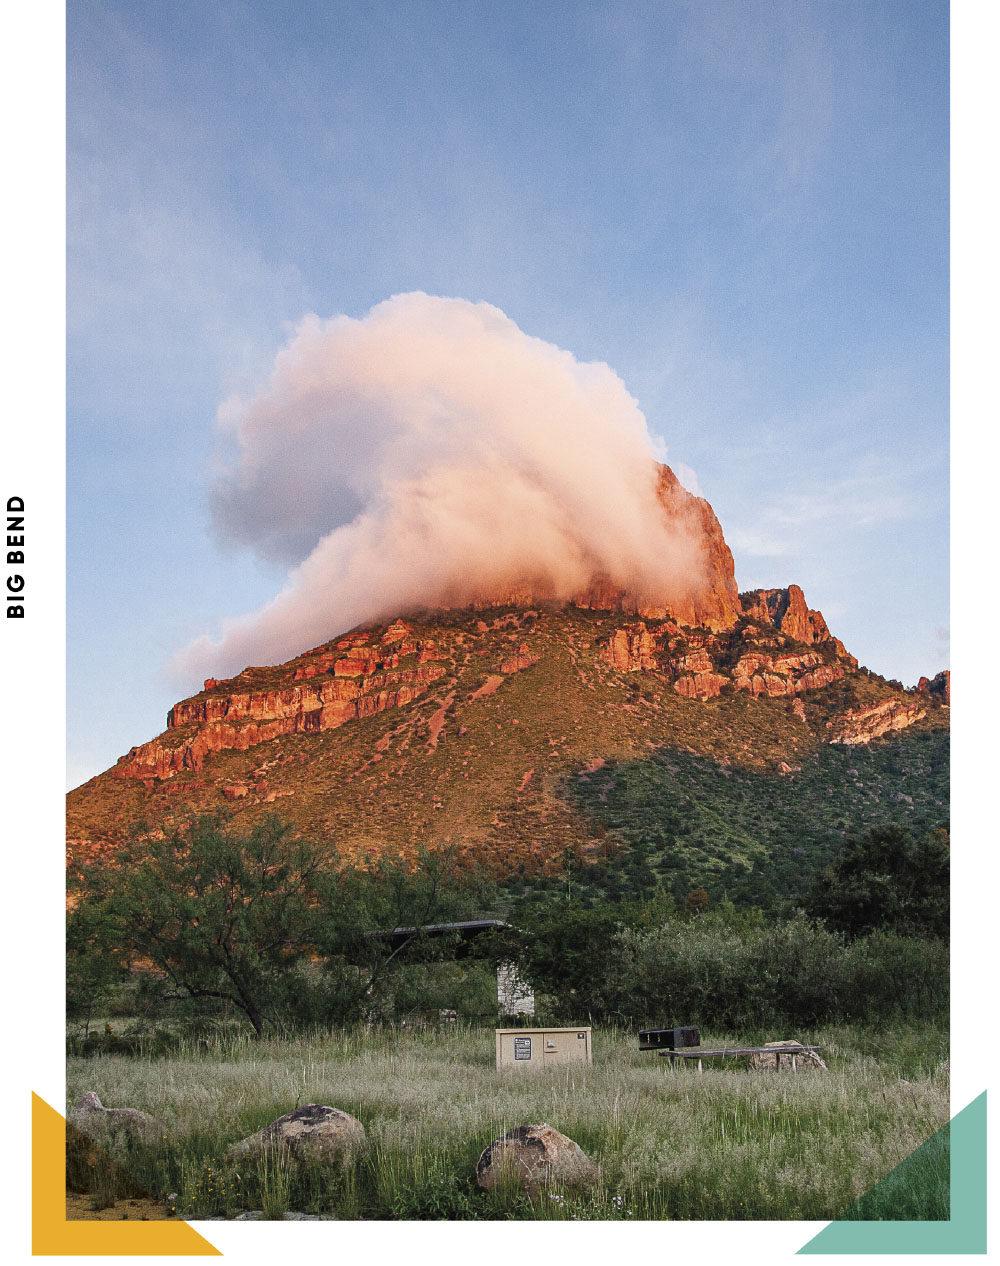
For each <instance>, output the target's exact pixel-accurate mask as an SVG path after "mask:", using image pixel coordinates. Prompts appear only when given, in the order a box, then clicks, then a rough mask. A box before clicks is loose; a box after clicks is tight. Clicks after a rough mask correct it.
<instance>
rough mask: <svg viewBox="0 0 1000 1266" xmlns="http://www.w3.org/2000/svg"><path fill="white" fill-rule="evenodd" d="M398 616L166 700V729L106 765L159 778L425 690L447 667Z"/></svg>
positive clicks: (402, 703) (406, 700) (123, 774)
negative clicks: (380, 628) (170, 702)
mask: <svg viewBox="0 0 1000 1266" xmlns="http://www.w3.org/2000/svg"><path fill="white" fill-rule="evenodd" d="M409 633H410V628H409V626H408V625H406V624H404V623H403V622H402V621H401V620H397V621H396V622H395V623H394V624H392V625H390V626H389V627H388V629H386V630H385V631H384V632H383V633H382V635H381V637H379V636H378V633H377V631H376V632H375V633H373V634H372V635H370V636H366V635H364V634H356V633H355V634H350V635H349V636H348V637H346V638H340V639H338V640H337V641H336V642H335V643H330V644H329V645H327V646H321V647H318V648H317V649H316V650H313V651H309V652H307V653H306V654H305V655H301V656H299V657H298V659H295V660H292V661H291V662H290V663H289V664H285V665H281V666H280V667H278V668H247V669H244V671H243V672H242V673H240V674H239V676H238V677H234V678H232V679H231V680H228V681H219V680H217V679H215V678H211V677H210V678H208V680H206V682H205V687H204V689H203V690H202V691H201V692H200V693H199V694H197V695H195V696H193V697H192V698H190V699H185V700H182V701H181V702H180V703H177V704H175V705H174V707H173V708H171V709H170V711H169V713H168V714H167V730H166V732H165V733H164V734H161V735H159V736H158V737H157V738H155V739H151V740H150V741H149V742H148V743H143V744H141V745H140V746H138V747H133V748H132V749H131V751H129V752H128V753H127V755H125V756H122V757H121V758H120V759H119V761H118V764H117V765H116V766H115V768H114V770H113V771H112V772H113V773H114V774H115V775H116V776H117V777H119V778H142V779H164V778H170V777H171V776H172V775H173V774H175V773H178V772H180V771H181V770H199V769H201V767H202V765H203V764H204V762H205V757H206V756H207V755H208V754H209V753H210V752H221V751H226V750H231V751H246V750H247V749H248V748H250V747H256V746H257V745H258V744H259V743H266V742H268V741H269V740H270V739H274V738H278V737H279V736H280V735H283V734H315V733H319V732H320V731H322V730H332V729H336V728H337V727H339V726H341V725H345V724H346V723H347V722H348V721H353V720H356V719H357V718H359V717H369V716H375V715H376V714H378V713H379V712H384V711H385V710H386V709H387V708H402V707H406V706H407V705H408V704H410V703H412V702H413V701H414V700H416V699H419V698H420V697H421V696H423V695H424V694H426V692H427V690H428V688H429V687H430V685H431V684H432V683H433V682H435V681H437V680H438V679H439V678H441V677H443V676H444V675H445V673H446V672H447V668H446V666H445V664H443V663H441V662H434V661H440V660H441V658H442V656H441V655H440V654H439V652H438V650H437V648H436V647H435V645H434V643H433V642H429V641H414V640H408V634H409Z"/></svg>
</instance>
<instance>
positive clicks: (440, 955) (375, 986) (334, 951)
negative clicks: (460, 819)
mask: <svg viewBox="0 0 1000 1266" xmlns="http://www.w3.org/2000/svg"><path fill="white" fill-rule="evenodd" d="M318 888H319V901H320V911H321V913H320V917H319V920H318V924H317V928H316V947H317V950H318V952H319V953H320V955H321V956H322V958H323V959H324V960H325V962H326V966H327V972H328V978H329V979H328V1011H327V1019H328V1021H330V1022H337V1021H340V1020H345V1019H350V1018H353V1017H354V1016H355V1015H356V1014H357V1013H358V1012H359V1010H364V1009H365V1008H366V1004H369V1003H371V1002H374V1001H376V1000H377V995H378V993H379V991H380V990H381V989H382V988H383V987H384V986H385V984H386V982H387V980H388V979H389V978H390V977H392V976H393V975H394V974H395V973H396V972H398V971H399V970H400V969H401V968H402V967H403V966H404V965H405V964H407V963H412V962H414V961H421V962H428V961H437V962H441V961H446V960H448V959H452V958H454V957H455V955H456V952H458V951H459V950H462V949H464V945H463V942H462V940H461V936H460V934H459V933H457V932H455V933H453V934H452V933H449V932H448V931H447V930H446V926H445V928H442V926H441V925H447V924H448V923H457V922H461V921H462V920H465V919H468V918H470V917H472V912H473V911H474V910H475V909H477V908H479V907H481V906H482V904H483V903H484V902H486V901H489V900H490V899H491V897H492V895H493V893H492V885H491V884H490V882H489V880H488V879H486V877H485V876H484V875H482V874H481V873H480V872H478V871H471V872H470V871H461V870H460V869H459V868H458V866H457V864H456V855H455V851H454V850H453V849H443V850H438V851H437V852H433V853H432V852H429V851H428V850H425V849H421V850H420V852H419V853H418V855H417V859H416V864H415V865H407V864H405V863H404V862H402V861H395V860H393V859H390V858H388V857H382V858H378V859H368V860H367V861H366V862H365V863H364V864H363V865H361V866H357V867H342V868H339V869H337V870H336V871H328V872H327V873H325V874H324V876H323V877H322V879H321V881H320V883H319V885H318ZM435 925H437V929H438V930H437V931H434V932H430V931H429V930H428V929H431V928H434V927H435ZM338 965H341V966H347V965H349V967H350V969H351V970H350V971H349V972H347V973H343V972H342V973H341V975H340V977H339V982H340V984H339V988H338V987H337V984H336V980H335V976H336V969H337V966H338Z"/></svg>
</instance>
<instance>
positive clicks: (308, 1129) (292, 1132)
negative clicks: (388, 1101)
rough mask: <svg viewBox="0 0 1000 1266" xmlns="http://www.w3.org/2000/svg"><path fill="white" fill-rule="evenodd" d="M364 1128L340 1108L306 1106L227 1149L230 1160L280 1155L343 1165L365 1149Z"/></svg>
mask: <svg viewBox="0 0 1000 1266" xmlns="http://www.w3.org/2000/svg"><path fill="white" fill-rule="evenodd" d="M364 1143H365V1127H364V1126H363V1125H362V1124H361V1122H360V1121H358V1120H357V1119H356V1118H355V1117H352V1116H350V1115H349V1114H348V1113H346V1112H341V1111H340V1109H339V1108H328V1107H326V1106H325V1105H323V1104H320V1103H307V1104H306V1105H305V1106H304V1107H302V1108H296V1109H295V1111H294V1112H288V1113H286V1114H285V1116H283V1117H278V1119H277V1121H272V1122H271V1124H270V1125H265V1126H264V1128H263V1129H262V1130H258V1131H257V1133H256V1134H251V1135H250V1137H249V1138H245V1139H241V1141H240V1142H239V1143H234V1144H233V1146H232V1147H231V1148H230V1149H229V1152H228V1156H229V1158H230V1159H231V1160H250V1159H255V1158H256V1157H258V1156H262V1155H265V1154H267V1153H269V1152H276V1151H282V1152H285V1153H287V1154H288V1155H289V1156H290V1157H293V1158H294V1159H296V1160H314V1159H315V1160H323V1161H333V1160H339V1161H341V1162H342V1163H344V1164H346V1163H347V1161H348V1160H350V1158H351V1156H352V1155H353V1154H354V1153H355V1152H357V1151H358V1150H359V1149H360V1148H362V1147H363V1146H364Z"/></svg>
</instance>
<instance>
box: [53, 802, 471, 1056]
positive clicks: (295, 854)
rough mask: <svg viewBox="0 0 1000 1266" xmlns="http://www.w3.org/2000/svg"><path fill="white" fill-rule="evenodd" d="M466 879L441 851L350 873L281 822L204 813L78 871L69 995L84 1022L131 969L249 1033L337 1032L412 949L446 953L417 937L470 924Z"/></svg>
mask: <svg viewBox="0 0 1000 1266" xmlns="http://www.w3.org/2000/svg"><path fill="white" fill-rule="evenodd" d="M474 878H475V877H464V876H462V875H459V874H457V873H456V872H455V868H454V857H453V856H452V854H451V853H437V854H434V855H428V854H421V855H420V856H419V858H418V859H417V863H416V865H415V866H414V865H410V866H407V865H404V864H403V863H401V862H391V861H385V860H382V861H373V862H368V863H366V864H365V865H363V866H361V867H350V866H346V865H344V864H343V863H342V859H340V858H339V857H338V856H337V855H336V853H335V852H334V851H333V850H332V848H330V847H328V846H320V845H317V844H314V843H311V842H309V841H307V840H302V839H294V838H292V830H291V827H290V826H289V825H287V824H283V823H282V822H280V821H279V820H278V819H277V818H273V817H272V818H268V819H266V820H265V821H263V822H261V823H259V824H257V825H256V826H253V827H252V828H250V829H249V830H248V831H242V832H241V831H240V829H239V828H238V827H236V826H234V825H232V824H227V823H226V822H225V821H224V820H223V819H221V818H218V817H206V818H202V819H200V820H199V821H197V822H195V823H194V824H192V825H191V826H190V827H187V828H186V829H184V830H180V831H174V832H172V833H171V834H169V835H166V836H163V837H161V838H159V839H153V838H149V837H146V838H137V839H135V840H133V841H131V842H130V843H129V844H127V845H126V846H125V847H124V848H123V849H122V850H121V851H120V853H119V854H118V855H117V856H116V857H115V860H114V863H113V865H111V866H104V867H98V866H95V867H91V868H89V869H88V870H87V871H85V873H84V874H83V876H82V877H81V878H80V880H79V885H78V889H77V891H76V893H75V894H74V896H75V897H76V898H77V900H76V902H75V905H74V907H73V909H72V910H71V912H70V916H69V925H68V932H67V935H68V945H69V946H70V947H71V948H72V951H73V958H72V959H71V968H72V974H71V977H70V983H71V987H72V988H71V996H72V999H73V1001H74V1002H75V1004H76V1006H77V1008H78V1011H79V1013H81V1014H88V1013H89V1010H88V1008H89V1007H92V1004H93V1001H94V999H95V998H96V996H97V995H96V990H97V989H99V988H100V989H105V990H106V989H107V988H108V987H110V986H111V985H113V984H114V982H115V981H117V980H120V979H121V978H122V976H123V975H127V974H128V973H129V972H132V973H134V974H137V975H139V976H140V977H141V978H142V979H143V980H144V982H145V983H146V985H147V986H152V987H153V988H154V989H155V991H156V994H157V995H158V997H159V999H161V1000H177V999H218V1000H219V1001H225V1002H228V1003H230V1004H232V1005H233V1006H234V1007H236V1008H237V1009H238V1010H240V1011H242V1012H243V1014H244V1015H245V1016H246V1017H247V1019H248V1020H249V1022H250V1023H251V1024H252V1025H253V1029H254V1032H255V1033H256V1035H257V1036H258V1037H262V1036H263V1034H264V1031H265V1026H266V1025H267V1024H270V1025H272V1026H273V1027H274V1028H276V1029H278V1030H279V1031H282V1032H283V1031H285V1029H286V1021H289V1022H291V1021H292V1019H293V1018H298V1019H304V1020H307V1021H310V1022H314V1023H315V1022H317V1021H320V1022H324V1023H326V1024H333V1023H340V1022H342V1021H344V1020H349V1019H352V1018H354V1017H355V1016H356V1015H357V1014H359V1013H360V1012H361V1011H363V1010H365V1009H366V1006H367V1005H368V1002H369V1000H370V999H372V997H373V996H374V995H375V993H376V991H377V990H378V989H379V988H380V987H381V986H382V985H383V984H384V982H385V981H386V979H387V978H388V977H390V976H391V975H392V974H393V973H394V972H395V971H397V970H398V969H399V968H400V967H401V966H402V965H403V963H404V962H406V961H412V960H413V958H414V957H415V956H416V955H417V954H418V953H419V954H420V955H422V956H423V957H424V958H425V959H426V958H427V957H433V958H438V959H441V958H446V957H449V956H453V954H454V950H455V948H456V945H455V944H454V943H453V942H452V941H450V940H449V939H448V938H447V937H435V938H433V940H431V939H430V938H428V936H427V935H426V933H425V932H424V931H423V929H424V928H426V926H427V925H428V924H434V923H441V922H443V921H445V920H447V919H452V920H458V919H461V918H467V917H469V915H468V907H469V902H470V901H471V900H473V899H475V898H476V897H477V896H479V897H481V896H482V893H481V891H479V890H477V889H476V888H475V886H474V883H473V879H474ZM400 928H407V929H412V931H411V932H410V933H408V934H404V935H395V936H394V935H392V934H393V931H394V929H400ZM88 994H89V995H90V997H89V999H88V997H87V995H88Z"/></svg>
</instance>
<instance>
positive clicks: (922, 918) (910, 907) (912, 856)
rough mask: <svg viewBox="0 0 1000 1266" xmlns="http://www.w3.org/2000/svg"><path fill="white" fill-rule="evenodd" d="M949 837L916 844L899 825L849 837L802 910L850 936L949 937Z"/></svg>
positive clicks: (934, 835) (941, 834) (940, 833)
mask: <svg viewBox="0 0 1000 1266" xmlns="http://www.w3.org/2000/svg"><path fill="white" fill-rule="evenodd" d="M949 860H950V851H949V844H948V834H947V832H946V831H944V830H936V831H932V832H930V834H928V835H925V836H924V837H922V838H921V839H917V840H915V839H914V838H913V836H912V835H911V834H910V833H909V831H906V830H904V829H903V828H902V827H898V826H884V827H875V828H873V829H872V830H870V831H868V832H867V833H866V834H865V835H862V836H859V837H855V838H852V839H848V840H847V841H846V843H845V844H844V848H843V851H842V852H841V854H840V856H839V857H838V858H837V860H836V862H835V863H834V865H833V866H829V867H827V869H826V870H825V871H824V873H823V874H822V875H821V876H820V877H819V879H818V880H817V882H816V883H815V884H814V885H813V888H812V890H811V892H810V893H809V896H808V897H807V899H806V911H807V913H809V914H811V915H812V916H813V917H815V918H821V919H823V920H824V921H825V922H826V924H827V926H828V927H830V928H831V929H833V930H834V931H840V932H844V933H846V934H847V935H849V936H861V935H863V934H864V933H866V932H873V931H876V930H878V929H887V930H889V931H893V932H896V933H898V934H899V935H901V936H933V937H941V938H945V937H947V936H948V912H949V899H948V898H949Z"/></svg>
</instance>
